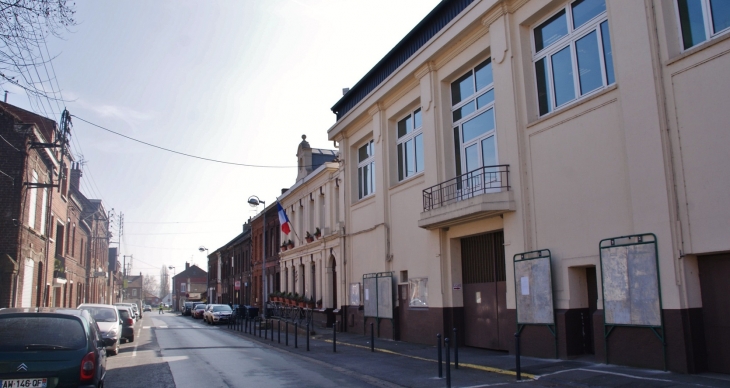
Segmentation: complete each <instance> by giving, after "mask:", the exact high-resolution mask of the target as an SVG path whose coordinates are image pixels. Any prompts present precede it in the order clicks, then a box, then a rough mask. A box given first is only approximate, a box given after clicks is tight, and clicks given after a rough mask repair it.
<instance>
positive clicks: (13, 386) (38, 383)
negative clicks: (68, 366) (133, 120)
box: [0, 379, 48, 388]
mask: <svg viewBox="0 0 730 388" xmlns="http://www.w3.org/2000/svg"><path fill="white" fill-rule="evenodd" d="M0 381H2V388H18V387H47V386H48V379H13V380H0Z"/></svg>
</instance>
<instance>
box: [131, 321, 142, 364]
mask: <svg viewBox="0 0 730 388" xmlns="http://www.w3.org/2000/svg"><path fill="white" fill-rule="evenodd" d="M141 334H142V328H141V327H140V328H139V330H137V343H136V344H134V350H133V351H132V357H137V345H139V336H140V335H141Z"/></svg>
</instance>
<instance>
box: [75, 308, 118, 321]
mask: <svg viewBox="0 0 730 388" xmlns="http://www.w3.org/2000/svg"><path fill="white" fill-rule="evenodd" d="M81 310H86V311H88V312H89V314H91V316H92V317H94V320H96V321H97V322H116V321H117V315H116V314H114V310H115V309H113V308H111V307H109V308H106V307H87V306H81Z"/></svg>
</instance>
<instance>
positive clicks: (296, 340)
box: [294, 322, 299, 349]
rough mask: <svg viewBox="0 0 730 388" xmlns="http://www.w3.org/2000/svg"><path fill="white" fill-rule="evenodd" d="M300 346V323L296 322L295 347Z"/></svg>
mask: <svg viewBox="0 0 730 388" xmlns="http://www.w3.org/2000/svg"><path fill="white" fill-rule="evenodd" d="M298 347H299V324H298V323H296V322H294V348H295V349H296V348H298Z"/></svg>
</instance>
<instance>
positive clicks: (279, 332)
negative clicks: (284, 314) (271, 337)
mask: <svg viewBox="0 0 730 388" xmlns="http://www.w3.org/2000/svg"><path fill="white" fill-rule="evenodd" d="M278 322H279V323H278V324H277V327H276V330H277V334H276V336H277V337H279V343H281V319H279V321H278Z"/></svg>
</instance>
